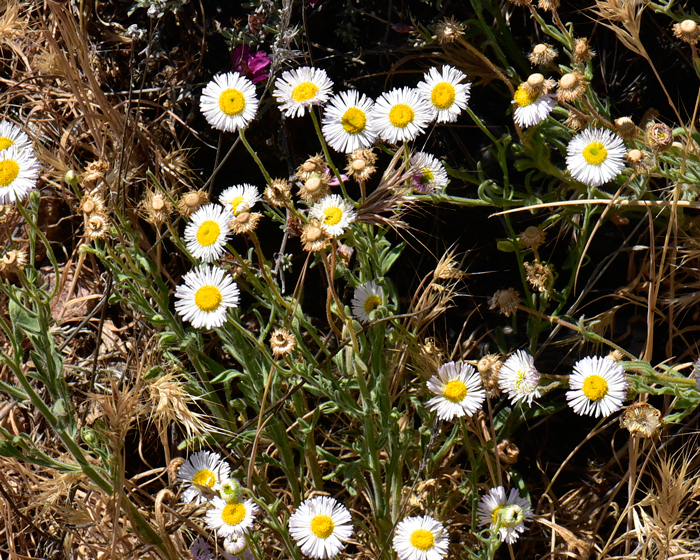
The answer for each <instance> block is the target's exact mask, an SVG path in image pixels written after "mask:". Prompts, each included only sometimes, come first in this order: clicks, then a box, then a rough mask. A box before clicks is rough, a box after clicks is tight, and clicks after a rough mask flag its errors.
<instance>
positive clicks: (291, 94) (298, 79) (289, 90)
mask: <svg viewBox="0 0 700 560" xmlns="http://www.w3.org/2000/svg"><path fill="white" fill-rule="evenodd" d="M332 88H333V82H332V81H331V80H330V78H328V75H327V74H326V72H325V70H321V69H319V68H310V67H309V66H304V67H302V68H297V69H296V70H288V71H286V72H285V73H284V74H282V77H281V78H277V80H276V81H275V91H274V92H273V93H272V95H273V96H274V97H275V99H277V102H278V103H279V104H281V105H282V107H280V110H281V111H283V112H284V114H285V115H286V116H287V117H303V116H304V115H305V114H306V108H307V107H308V106H309V105H323V104H324V103H325V102H326V101H328V98H329V97H330V95H331V92H332Z"/></svg>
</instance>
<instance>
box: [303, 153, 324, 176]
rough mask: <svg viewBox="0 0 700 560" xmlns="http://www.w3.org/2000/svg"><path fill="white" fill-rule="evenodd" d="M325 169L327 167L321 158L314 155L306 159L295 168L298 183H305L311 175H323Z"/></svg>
mask: <svg viewBox="0 0 700 560" xmlns="http://www.w3.org/2000/svg"><path fill="white" fill-rule="evenodd" d="M327 167H328V165H327V164H326V162H325V161H323V158H322V157H321V156H320V155H318V154H316V155H315V156H312V157H310V158H309V159H307V160H306V161H305V162H304V163H302V164H301V165H300V166H299V167H298V168H297V178H298V179H299V180H300V181H306V180H307V179H308V178H309V177H310V176H311V174H312V173H317V174H319V175H323V174H324V173H325V171H326V168H327Z"/></svg>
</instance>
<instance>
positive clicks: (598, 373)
mask: <svg viewBox="0 0 700 560" xmlns="http://www.w3.org/2000/svg"><path fill="white" fill-rule="evenodd" d="M628 385H629V383H628V381H627V377H626V376H625V370H624V368H623V367H622V366H621V365H620V364H618V363H617V362H616V361H614V360H608V359H607V358H601V357H599V356H594V357H591V356H588V357H586V358H583V359H582V360H579V361H578V362H576V365H575V366H574V373H572V374H571V376H570V377H569V389H571V390H570V391H567V392H566V400H567V401H569V406H570V407H571V408H573V409H574V412H576V414H581V415H584V414H586V415H588V416H595V417H598V416H602V417H606V416H610V415H611V414H612V413H613V412H615V411H616V410H620V408H621V407H622V403H623V402H624V400H625V399H626V398H627V386H628Z"/></svg>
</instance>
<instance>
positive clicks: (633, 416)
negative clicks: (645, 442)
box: [620, 402, 662, 439]
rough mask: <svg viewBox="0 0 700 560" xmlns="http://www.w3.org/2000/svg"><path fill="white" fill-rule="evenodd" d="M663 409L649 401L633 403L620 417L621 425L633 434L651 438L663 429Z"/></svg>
mask: <svg viewBox="0 0 700 560" xmlns="http://www.w3.org/2000/svg"><path fill="white" fill-rule="evenodd" d="M661 424H662V422H661V411H660V410H658V409H656V408H654V407H653V406H651V405H650V404H649V403H645V402H636V403H634V404H631V405H630V406H628V407H627V410H625V413H624V414H623V415H622V416H621V417H620V425H621V426H622V427H623V428H627V429H628V430H629V432H630V435H632V436H639V437H641V438H644V439H651V438H654V437H656V436H657V435H659V432H660V431H661Z"/></svg>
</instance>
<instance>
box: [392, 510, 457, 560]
mask: <svg viewBox="0 0 700 560" xmlns="http://www.w3.org/2000/svg"><path fill="white" fill-rule="evenodd" d="M449 546H450V536H449V535H448V533H447V531H446V530H445V527H443V525H442V523H440V522H439V521H437V520H435V519H433V518H432V517H430V516H429V515H424V516H423V517H407V518H406V519H404V520H402V521H401V522H400V523H399V524H398V525H397V526H396V534H395V535H394V542H393V547H394V550H395V551H396V555H397V556H398V557H399V558H400V560H440V559H441V558H445V556H447V552H448V549H449Z"/></svg>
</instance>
